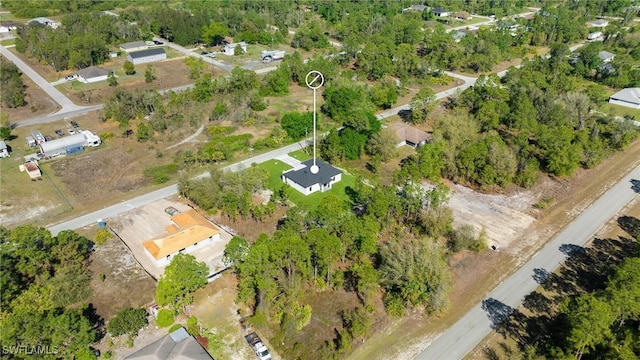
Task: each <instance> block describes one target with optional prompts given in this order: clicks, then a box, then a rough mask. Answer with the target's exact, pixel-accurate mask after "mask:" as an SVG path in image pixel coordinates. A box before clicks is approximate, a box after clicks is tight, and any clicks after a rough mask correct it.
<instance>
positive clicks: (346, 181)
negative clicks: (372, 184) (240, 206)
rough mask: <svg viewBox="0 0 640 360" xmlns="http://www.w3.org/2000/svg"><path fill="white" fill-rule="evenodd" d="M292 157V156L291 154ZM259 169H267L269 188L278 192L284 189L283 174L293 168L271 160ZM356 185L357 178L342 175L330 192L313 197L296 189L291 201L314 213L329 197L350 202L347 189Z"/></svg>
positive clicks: (318, 193) (290, 196)
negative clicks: (321, 202)
mask: <svg viewBox="0 0 640 360" xmlns="http://www.w3.org/2000/svg"><path fill="white" fill-rule="evenodd" d="M290 155H291V154H290ZM258 167H260V168H262V169H266V170H267V171H269V180H267V187H268V188H269V189H271V190H273V191H277V190H278V189H279V188H280V187H282V184H283V183H282V179H281V178H280V175H282V172H283V171H285V170H288V169H291V166H289V165H287V164H285V163H283V162H282V161H280V160H269V161H266V162H263V163H262V164H259V165H258ZM355 183H356V179H355V177H353V176H352V175H350V174H347V173H344V172H343V173H342V180H340V182H338V183H337V184H334V185H333V188H332V189H331V190H330V191H325V192H315V193H313V194H311V195H307V196H305V195H303V194H301V193H299V192H298V191H297V190H295V189H289V200H290V201H291V202H292V203H294V204H296V205H297V206H301V207H303V208H305V209H307V210H308V211H313V210H315V209H316V208H317V207H318V204H319V203H320V200H322V199H324V198H325V197H326V196H328V195H333V196H335V197H337V198H338V199H341V200H344V201H345V202H349V201H350V200H349V197H348V196H347V191H346V189H347V187H352V188H353V187H354V186H355Z"/></svg>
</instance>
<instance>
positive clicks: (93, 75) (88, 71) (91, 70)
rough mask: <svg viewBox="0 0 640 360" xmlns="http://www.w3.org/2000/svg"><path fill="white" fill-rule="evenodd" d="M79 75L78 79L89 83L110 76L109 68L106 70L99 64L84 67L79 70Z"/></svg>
mask: <svg viewBox="0 0 640 360" xmlns="http://www.w3.org/2000/svg"><path fill="white" fill-rule="evenodd" d="M77 75H78V81H81V82H83V83H85V84H88V83H94V82H98V81H104V80H107V77H108V76H109V70H105V69H103V68H99V67H97V66H89V67H86V68H84V69H80V70H78V72H77Z"/></svg>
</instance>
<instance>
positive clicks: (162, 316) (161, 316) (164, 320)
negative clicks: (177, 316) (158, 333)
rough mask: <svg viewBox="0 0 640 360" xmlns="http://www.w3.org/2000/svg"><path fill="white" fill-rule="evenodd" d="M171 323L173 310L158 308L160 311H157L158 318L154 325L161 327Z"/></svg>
mask: <svg viewBox="0 0 640 360" xmlns="http://www.w3.org/2000/svg"><path fill="white" fill-rule="evenodd" d="M171 324H173V312H172V311H171V310H168V309H160V311H158V318H157V319H156V325H158V326H159V327H161V328H163V327H167V326H169V325H171Z"/></svg>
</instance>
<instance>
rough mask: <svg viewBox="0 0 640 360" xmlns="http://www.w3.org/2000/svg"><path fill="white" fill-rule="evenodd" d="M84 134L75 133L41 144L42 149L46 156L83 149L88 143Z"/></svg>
mask: <svg viewBox="0 0 640 360" xmlns="http://www.w3.org/2000/svg"><path fill="white" fill-rule="evenodd" d="M86 141H87V140H86V139H85V137H84V134H82V133H80V134H74V135H70V136H65V137H62V138H60V139H55V140H51V141H47V142H44V143H42V144H40V151H41V152H42V153H43V154H44V156H46V157H52V156H57V155H62V154H69V153H75V152H78V151H81V150H82V147H84V145H85V143H86Z"/></svg>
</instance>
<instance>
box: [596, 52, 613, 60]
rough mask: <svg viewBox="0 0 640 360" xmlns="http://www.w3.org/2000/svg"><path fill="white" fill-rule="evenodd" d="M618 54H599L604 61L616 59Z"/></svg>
mask: <svg viewBox="0 0 640 360" xmlns="http://www.w3.org/2000/svg"><path fill="white" fill-rule="evenodd" d="M615 56H616V54H613V53H610V52H608V51H600V52H599V53H598V57H599V58H600V59H602V60H606V59H612V58H613V57H615Z"/></svg>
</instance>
